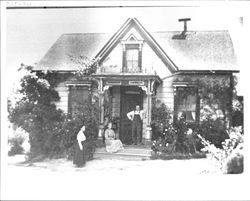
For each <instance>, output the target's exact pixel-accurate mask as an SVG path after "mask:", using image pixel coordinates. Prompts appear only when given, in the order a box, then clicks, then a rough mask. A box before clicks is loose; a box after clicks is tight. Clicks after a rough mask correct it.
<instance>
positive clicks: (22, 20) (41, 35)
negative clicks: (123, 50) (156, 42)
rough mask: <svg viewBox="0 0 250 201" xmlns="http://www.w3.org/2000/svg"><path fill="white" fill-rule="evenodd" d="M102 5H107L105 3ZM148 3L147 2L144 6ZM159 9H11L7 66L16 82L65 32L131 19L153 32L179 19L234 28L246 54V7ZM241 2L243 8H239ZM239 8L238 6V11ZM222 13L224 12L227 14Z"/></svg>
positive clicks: (112, 27) (113, 26) (107, 27)
mask: <svg viewBox="0 0 250 201" xmlns="http://www.w3.org/2000/svg"><path fill="white" fill-rule="evenodd" d="M101 5H103V4H101ZM140 5H142V6H143V5H147V4H140ZM156 5H158V6H157V7H146V8H145V7H139V8H138V7H133V8H130V7H120V8H119V7H116V8H114V7H109V8H70V9H69V8H67V9H8V10H6V67H7V69H8V70H7V71H8V72H9V73H11V75H12V76H11V78H10V80H12V81H13V82H14V81H15V80H16V76H18V73H17V69H18V68H19V67H20V64H21V63H24V64H26V65H34V64H35V63H37V62H38V61H39V60H40V59H41V58H42V57H43V56H44V55H45V54H46V52H47V51H48V49H49V48H50V47H51V46H52V45H53V43H54V42H55V41H56V40H57V39H58V38H59V37H60V36H61V35H62V34H64V33H93V32H102V33H103V32H105V33H106V32H108V33H115V31H116V30H117V29H119V28H120V26H122V24H123V23H124V22H125V21H126V19H127V18H129V17H136V18H137V19H138V20H139V21H140V22H141V24H142V25H143V26H144V27H145V28H146V29H147V30H148V31H149V32H150V31H152V32H153V31H171V30H182V29H183V23H182V22H178V19H179V18H187V17H188V18H191V21H190V22H188V30H229V32H230V34H231V37H232V40H233V43H234V48H235V51H236V54H237V56H238V57H241V52H242V50H241V49H242V48H241V47H242V40H241V39H242V34H243V32H242V31H243V24H244V20H245V16H244V15H245V14H246V13H247V12H246V11H245V8H244V6H242V5H240V6H239V5H236V4H235V5H234V4H233V5H231V4H230V5H227V4H222V5H220V4H212V5H210V4H208V5H207V4H206V5H203V4H197V3H192V4H189V6H188V7H184V6H186V5H184V4H183V6H182V4H176V5H177V7H175V6H176V5H175V4H173V3H172V4H169V5H171V6H170V7H165V6H169V5H168V4H166V3H160V4H159V3H158V4H156ZM237 6H238V7H237ZM237 8H238V9H237ZM222 11H223V12H222Z"/></svg>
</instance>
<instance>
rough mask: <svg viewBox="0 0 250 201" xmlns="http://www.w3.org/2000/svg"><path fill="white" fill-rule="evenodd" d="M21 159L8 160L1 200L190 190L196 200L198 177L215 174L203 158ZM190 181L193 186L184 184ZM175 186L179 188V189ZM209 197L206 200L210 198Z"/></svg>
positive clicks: (170, 195) (169, 194) (157, 195)
mask: <svg viewBox="0 0 250 201" xmlns="http://www.w3.org/2000/svg"><path fill="white" fill-rule="evenodd" d="M22 160H23V158H22V156H17V157H13V158H10V159H9V165H8V172H7V178H8V180H7V181H6V186H5V190H6V191H5V196H6V199H7V198H8V199H14V200H15V199H19V200H20V199H25V200H28V199H51V200H53V199H57V200H62V199H63V200H65V199H66V200H72V199H75V200H76V199H81V200H83V199H102V200H103V199H108V200H110V199H175V200H176V199H181V197H183V196H184V195H187V194H190V192H194V193H192V194H191V195H192V196H193V197H192V199H201V197H199V196H202V194H201V195H200V192H201V191H202V190H204V189H203V188H204V186H202V183H204V179H206V177H207V176H208V175H210V177H211V175H212V177H214V176H221V175H219V174H218V172H217V171H216V169H215V167H213V166H212V165H211V162H210V161H209V160H207V159H192V160H169V161H163V160H148V161H122V160H112V159H105V160H93V161H89V162H88V163H87V164H86V166H85V167H84V168H82V169H78V168H74V167H73V165H72V162H71V161H67V160H65V159H57V160H48V161H44V162H39V163H34V164H33V165H32V166H27V165H20V164H19V163H18V162H20V161H22ZM194 181H195V185H190V184H193V182H194ZM196 182H197V183H196ZM219 183H220V182H217V183H215V184H214V186H217V185H219ZM180 188H183V189H184V190H182V191H181V192H179V189H180ZM218 189H219V188H218ZM218 192H219V191H218ZM185 193H186V194H185ZM209 196H211V195H209V194H208V195H207V197H206V199H211V197H209ZM184 197H185V196H184ZM231 199H233V198H231Z"/></svg>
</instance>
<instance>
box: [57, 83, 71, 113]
mask: <svg viewBox="0 0 250 201" xmlns="http://www.w3.org/2000/svg"><path fill="white" fill-rule="evenodd" d="M55 90H56V91H57V92H58V94H59V97H60V100H59V101H57V102H55V105H56V107H57V108H58V109H61V110H63V111H64V112H65V113H67V112H68V89H67V86H66V85H65V82H61V83H59V84H58V85H57V86H56V87H55Z"/></svg>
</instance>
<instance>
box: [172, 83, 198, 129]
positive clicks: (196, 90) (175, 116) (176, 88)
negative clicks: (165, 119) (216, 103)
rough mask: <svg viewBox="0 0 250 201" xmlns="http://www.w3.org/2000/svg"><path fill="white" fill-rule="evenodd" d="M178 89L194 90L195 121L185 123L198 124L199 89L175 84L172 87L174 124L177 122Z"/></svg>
mask: <svg viewBox="0 0 250 201" xmlns="http://www.w3.org/2000/svg"><path fill="white" fill-rule="evenodd" d="M179 89H184V90H190V89H191V90H194V92H195V94H196V101H195V103H196V105H195V120H194V121H186V119H185V122H186V123H188V124H194V123H199V122H200V96H199V89H198V87H197V85H195V84H184V85H183V84H175V85H174V123H176V122H178V120H179V119H178V111H179V110H178V107H179V105H178V104H179V102H178V101H179V93H180V92H179Z"/></svg>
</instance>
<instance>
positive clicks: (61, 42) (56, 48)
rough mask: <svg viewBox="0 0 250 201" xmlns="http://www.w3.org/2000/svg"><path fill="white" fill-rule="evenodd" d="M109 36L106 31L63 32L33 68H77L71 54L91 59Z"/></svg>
mask: <svg viewBox="0 0 250 201" xmlns="http://www.w3.org/2000/svg"><path fill="white" fill-rule="evenodd" d="M110 37H111V34H106V33H105V34H103V33H83V34H75V33H74V34H63V35H61V37H60V38H59V39H58V40H57V41H56V42H55V43H54V44H53V45H52V47H51V48H50V49H49V50H48V52H47V53H46V54H45V56H44V57H43V58H42V59H41V60H40V61H39V63H38V64H37V65H36V66H35V69H34V70H52V71H74V70H79V69H78V68H77V65H76V62H75V61H74V60H72V56H73V57H74V58H79V57H80V56H85V57H87V58H90V59H92V58H94V57H95V55H96V54H97V53H98V52H99V51H100V49H101V48H102V47H103V46H104V44H105V43H106V41H107V40H108V39H109V38H110Z"/></svg>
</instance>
